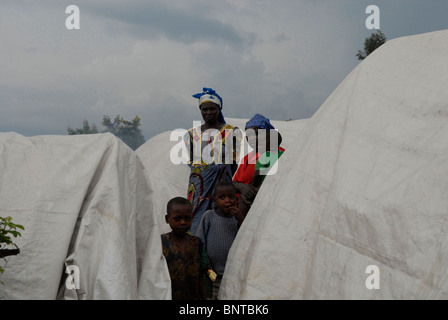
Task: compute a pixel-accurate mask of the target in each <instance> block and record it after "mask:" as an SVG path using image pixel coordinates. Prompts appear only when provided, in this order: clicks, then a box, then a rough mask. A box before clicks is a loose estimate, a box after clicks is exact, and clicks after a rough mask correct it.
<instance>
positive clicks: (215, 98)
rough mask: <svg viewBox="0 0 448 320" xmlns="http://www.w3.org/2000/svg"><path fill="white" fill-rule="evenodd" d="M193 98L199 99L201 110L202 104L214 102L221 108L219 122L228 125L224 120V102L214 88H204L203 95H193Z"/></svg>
mask: <svg viewBox="0 0 448 320" xmlns="http://www.w3.org/2000/svg"><path fill="white" fill-rule="evenodd" d="M193 98H196V99H199V108H201V104H203V103H205V102H213V103H215V104H217V105H218V106H219V115H218V122H220V123H223V124H224V123H226V120H224V115H223V114H222V111H221V110H222V105H223V101H222V98H221V97H220V96H219V94H217V93H216V91H215V90H213V89H212V88H203V89H202V92H201V93H196V94H194V95H193Z"/></svg>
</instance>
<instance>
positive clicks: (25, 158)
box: [0, 133, 171, 299]
mask: <svg viewBox="0 0 448 320" xmlns="http://www.w3.org/2000/svg"><path fill="white" fill-rule="evenodd" d="M153 190H154V186H153V184H152V182H151V181H150V180H149V178H148V175H147V172H146V170H145V169H144V167H143V165H142V163H141V161H140V159H139V158H138V157H137V156H136V155H135V153H134V152H133V151H132V150H131V149H130V148H128V147H127V146H126V145H125V144H124V143H123V142H121V141H120V140H118V139H117V138H115V137H114V136H113V135H111V134H96V135H82V136H37V137H31V138H27V137H24V136H21V135H19V134H16V133H0V216H2V217H5V216H11V217H12V219H13V220H12V221H13V222H14V223H17V224H21V225H23V226H24V227H25V231H22V236H21V237H18V238H15V239H14V241H15V242H16V243H17V244H18V246H19V247H20V249H21V252H20V254H19V255H17V256H10V257H7V264H6V267H5V272H4V274H3V275H1V276H0V277H1V278H0V280H1V281H2V282H3V284H2V285H0V298H2V299H56V298H60V299H170V298H171V287H170V286H171V284H170V278H169V272H168V269H167V266H166V262H165V259H164V258H163V255H162V250H161V242H160V231H159V224H158V220H157V217H156V215H155V212H154V192H153ZM71 265H75V266H76V267H77V268H78V270H79V289H78V290H74V289H72V290H69V289H68V288H70V286H69V287H67V286H66V281H67V280H66V279H67V275H68V274H67V273H66V267H67V266H71ZM72 277H74V276H72Z"/></svg>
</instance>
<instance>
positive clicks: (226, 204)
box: [214, 181, 237, 214]
mask: <svg viewBox="0 0 448 320" xmlns="http://www.w3.org/2000/svg"><path fill="white" fill-rule="evenodd" d="M214 201H215V206H216V207H217V209H218V210H221V211H222V212H223V213H226V214H229V213H230V209H231V207H234V206H235V205H236V204H237V196H236V188H235V186H234V185H233V183H232V182H231V181H221V182H219V183H218V184H217V185H216V186H215V192H214Z"/></svg>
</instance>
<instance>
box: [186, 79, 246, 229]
mask: <svg viewBox="0 0 448 320" xmlns="http://www.w3.org/2000/svg"><path fill="white" fill-rule="evenodd" d="M193 97H194V98H197V99H198V100H199V109H200V111H201V115H202V118H203V119H204V123H203V124H201V125H200V126H197V127H194V128H192V129H191V130H189V131H188V135H186V136H185V144H186V146H187V150H190V162H189V166H190V169H191V171H190V178H189V182H188V200H190V202H191V205H192V206H193V214H194V218H193V222H192V224H191V229H190V231H191V233H192V234H195V233H196V230H197V227H198V224H199V221H200V220H201V218H202V215H203V214H204V212H205V211H207V210H209V209H212V202H213V200H212V199H213V190H214V187H215V185H216V184H217V183H218V182H220V181H225V180H227V181H232V177H233V175H234V173H235V171H236V169H237V166H238V160H239V152H240V145H241V137H242V133H241V130H240V129H238V128H237V127H234V126H231V125H229V124H226V121H225V120H224V116H223V114H222V105H223V101H222V98H221V97H220V96H219V95H218V94H217V93H216V91H215V90H213V89H211V88H204V89H203V92H202V93H198V94H195V95H193Z"/></svg>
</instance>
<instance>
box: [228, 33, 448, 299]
mask: <svg viewBox="0 0 448 320" xmlns="http://www.w3.org/2000/svg"><path fill="white" fill-rule="evenodd" d="M447 52H448V31H439V32H433V33H427V34H421V35H416V36H411V37H403V38H398V39H395V40H390V41H388V42H387V43H386V44H385V45H383V46H382V47H380V48H379V49H377V50H376V51H375V52H373V53H372V54H371V55H370V56H369V57H367V59H365V60H364V61H363V62H361V63H360V64H359V65H358V66H357V67H356V68H355V69H354V70H353V71H352V72H351V73H350V74H349V75H348V76H347V77H346V79H345V80H344V81H343V82H342V83H341V84H340V85H339V86H338V87H337V88H336V90H335V91H334V92H333V93H332V94H331V96H330V97H329V98H328V99H327V100H326V101H325V103H324V104H323V105H322V107H321V108H320V109H319V110H318V111H317V113H316V114H315V115H313V117H312V118H310V119H308V120H307V123H306V125H305V126H303V127H302V128H298V130H297V131H296V132H295V134H294V136H290V137H287V138H289V139H293V141H289V142H290V143H289V148H287V151H286V152H285V154H284V155H283V156H282V158H280V159H279V162H280V165H279V168H278V173H277V174H276V175H274V176H271V177H269V178H268V179H266V181H265V183H264V185H263V186H262V187H261V189H260V192H259V194H258V196H257V198H256V201H255V203H254V205H253V207H252V208H251V210H250V212H249V213H248V216H247V218H246V220H245V221H244V223H243V225H242V227H241V229H240V230H239V233H238V235H237V238H236V240H235V242H234V244H233V246H232V249H231V251H230V253H229V257H228V261H227V265H226V270H225V273H224V277H223V281H222V285H221V290H220V298H221V299H439V298H440V299H446V298H448V269H447V268H448V263H447V261H448V219H447V217H448V216H447V214H448V55H447ZM370 265H374V266H377V267H378V270H379V273H375V271H374V272H372V271H371V270H369V269H368V267H369V266H370ZM377 276H378V277H377ZM375 278H376V279H377V280H378V281H376V280H375ZM366 283H368V284H369V285H372V284H377V285H378V284H379V289H375V288H373V289H368V286H367V285H366Z"/></svg>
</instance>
